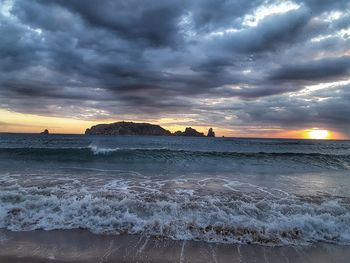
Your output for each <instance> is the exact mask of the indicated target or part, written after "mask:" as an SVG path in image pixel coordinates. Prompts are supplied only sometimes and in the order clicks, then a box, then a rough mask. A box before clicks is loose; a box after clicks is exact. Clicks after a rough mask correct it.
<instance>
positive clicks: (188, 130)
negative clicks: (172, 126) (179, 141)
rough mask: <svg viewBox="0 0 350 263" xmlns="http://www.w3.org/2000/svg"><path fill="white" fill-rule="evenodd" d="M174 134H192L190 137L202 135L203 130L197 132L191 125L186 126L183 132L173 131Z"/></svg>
mask: <svg viewBox="0 0 350 263" xmlns="http://www.w3.org/2000/svg"><path fill="white" fill-rule="evenodd" d="M174 135H175V136H192V137H204V133H203V132H198V131H196V130H195V129H193V128H191V127H187V128H186V129H185V131H184V132H182V131H177V132H175V133H174Z"/></svg>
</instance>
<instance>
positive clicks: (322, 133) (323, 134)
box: [308, 129, 330, 140]
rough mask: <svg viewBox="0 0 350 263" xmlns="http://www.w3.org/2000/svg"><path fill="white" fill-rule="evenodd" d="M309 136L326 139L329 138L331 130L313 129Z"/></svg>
mask: <svg viewBox="0 0 350 263" xmlns="http://www.w3.org/2000/svg"><path fill="white" fill-rule="evenodd" d="M308 136H309V138H310V139H315V140H325V139H329V137H330V132H329V131H328V130H318V129H313V130H311V131H309V132H308Z"/></svg>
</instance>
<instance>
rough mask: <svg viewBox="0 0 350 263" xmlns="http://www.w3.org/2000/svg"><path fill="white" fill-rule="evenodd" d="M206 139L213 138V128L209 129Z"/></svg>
mask: <svg viewBox="0 0 350 263" xmlns="http://www.w3.org/2000/svg"><path fill="white" fill-rule="evenodd" d="M207 137H215V132H214V130H213V128H210V129H209V130H208V135H207Z"/></svg>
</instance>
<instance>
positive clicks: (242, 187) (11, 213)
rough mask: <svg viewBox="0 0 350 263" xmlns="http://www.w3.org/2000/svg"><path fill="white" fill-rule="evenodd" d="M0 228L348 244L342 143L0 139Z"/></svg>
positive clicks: (349, 163) (349, 186) (347, 161)
mask: <svg viewBox="0 0 350 263" xmlns="http://www.w3.org/2000/svg"><path fill="white" fill-rule="evenodd" d="M0 228H1V229H6V230H11V231H29V230H54V229H86V230H88V231H90V232H92V233H94V234H97V235H100V234H103V235H104V234H108V235H126V234H140V235H146V236H152V237H165V238H169V239H174V240H198V241H203V242H210V243H227V244H259V245H264V246H285V245H310V244H314V243H317V242H326V243H333V244H340V245H349V244H350V141H335V140H292V139H288V140H285V139H248V138H208V137H175V136H174V137H152V136H87V135H35V134H0Z"/></svg>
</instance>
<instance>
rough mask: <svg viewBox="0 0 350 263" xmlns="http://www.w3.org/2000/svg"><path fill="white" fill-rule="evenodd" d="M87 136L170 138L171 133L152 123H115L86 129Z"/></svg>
mask: <svg viewBox="0 0 350 263" xmlns="http://www.w3.org/2000/svg"><path fill="white" fill-rule="evenodd" d="M85 134H86V135H153V136H169V135H171V132H170V131H168V130H166V129H164V128H162V127H160V126H159V125H154V124H150V123H134V122H124V121H121V122H115V123H111V124H98V125H95V126H92V127H91V128H90V129H86V131H85Z"/></svg>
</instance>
